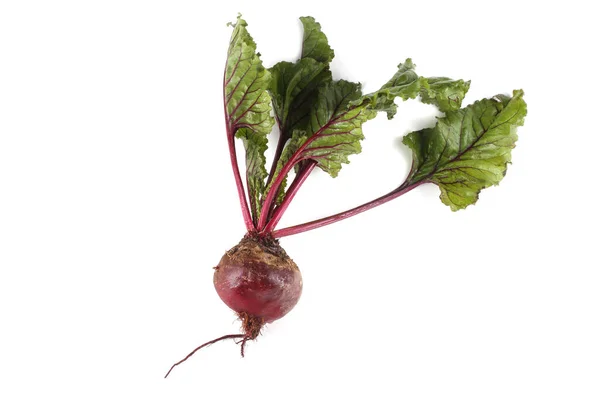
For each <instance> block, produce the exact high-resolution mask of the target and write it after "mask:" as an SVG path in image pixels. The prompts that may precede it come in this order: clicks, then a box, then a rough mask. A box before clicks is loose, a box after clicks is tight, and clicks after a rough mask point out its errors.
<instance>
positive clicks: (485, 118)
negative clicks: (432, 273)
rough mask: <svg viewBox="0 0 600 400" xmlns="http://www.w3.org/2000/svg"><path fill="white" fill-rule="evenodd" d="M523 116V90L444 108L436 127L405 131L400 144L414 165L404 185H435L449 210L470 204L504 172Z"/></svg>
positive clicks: (496, 182)
mask: <svg viewBox="0 0 600 400" xmlns="http://www.w3.org/2000/svg"><path fill="white" fill-rule="evenodd" d="M526 114H527V106H526V104H525V101H524V100H523V91H522V90H515V91H514V92H513V97H509V96H505V95H498V96H496V97H494V98H492V99H484V100H480V101H477V102H475V103H474V104H472V105H469V106H467V107H465V108H462V109H459V110H455V111H448V112H447V113H446V116H445V117H443V118H439V119H438V122H437V125H436V126H435V127H434V128H429V129H423V130H421V131H417V132H412V133H410V134H408V135H407V136H405V137H404V140H403V142H404V144H406V145H407V146H408V147H409V148H410V149H411V150H412V152H413V164H412V169H411V172H410V174H409V176H408V177H407V180H406V184H408V185H413V184H418V183H420V182H432V183H435V184H436V185H438V186H439V188H440V190H441V195H440V199H441V200H442V202H443V203H444V204H446V205H448V206H450V208H451V209H452V210H453V211H456V210H459V209H462V208H465V207H467V206H469V205H471V204H474V203H475V202H476V201H477V199H478V197H479V192H480V191H481V190H482V189H485V188H487V187H489V186H492V185H497V184H498V183H499V182H500V181H501V180H502V178H503V177H504V175H505V174H506V165H507V164H508V163H509V162H510V160H511V150H512V149H513V148H514V147H515V142H516V141H517V132H516V130H517V127H519V126H521V125H523V122H524V118H525V115H526Z"/></svg>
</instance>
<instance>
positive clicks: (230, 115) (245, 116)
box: [223, 17, 275, 220]
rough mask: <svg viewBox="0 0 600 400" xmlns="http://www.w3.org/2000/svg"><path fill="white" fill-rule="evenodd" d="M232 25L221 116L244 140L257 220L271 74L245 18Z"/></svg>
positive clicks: (268, 126)
mask: <svg viewBox="0 0 600 400" xmlns="http://www.w3.org/2000/svg"><path fill="white" fill-rule="evenodd" d="M233 26H234V30H233V33H232V35H231V42H230V44H229V51H228V52H227V64H226V67H225V76H224V82H223V83H224V90H223V96H224V102H225V111H226V116H225V117H226V123H227V132H228V134H229V135H232V136H233V135H235V136H237V137H239V138H242V139H243V140H244V145H245V147H246V181H247V184H248V192H249V198H250V208H251V210H252V215H253V218H254V219H255V220H257V219H258V216H259V208H260V204H259V202H258V199H259V197H260V195H261V194H262V193H263V191H264V185H265V179H266V177H267V171H266V168H265V162H266V160H265V157H264V152H265V150H266V146H267V135H268V134H269V133H270V132H271V129H272V128H273V124H274V122H275V121H274V119H273V117H271V115H270V113H271V97H270V96H269V93H268V92H267V89H268V87H269V84H270V81H271V74H270V72H269V71H268V70H266V69H265V68H264V67H263V65H262V62H261V60H260V56H259V54H258V53H257V52H256V43H255V42H254V40H253V39H252V37H251V36H250V34H249V33H248V31H247V30H246V26H247V24H246V21H244V20H243V19H241V18H240V17H238V20H237V22H236V23H235V24H234V25H233Z"/></svg>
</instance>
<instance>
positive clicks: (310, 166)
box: [261, 160, 317, 233]
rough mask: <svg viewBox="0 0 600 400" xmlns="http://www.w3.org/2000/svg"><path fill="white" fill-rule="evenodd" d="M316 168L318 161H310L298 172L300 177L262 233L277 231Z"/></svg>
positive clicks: (291, 186) (290, 188)
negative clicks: (286, 212)
mask: <svg viewBox="0 0 600 400" xmlns="http://www.w3.org/2000/svg"><path fill="white" fill-rule="evenodd" d="M316 166H317V162H316V161H314V160H309V161H308V164H307V165H306V166H304V167H303V168H302V170H301V171H299V172H298V175H296V177H295V178H294V181H293V182H292V184H291V185H290V187H289V189H288V190H287V192H286V194H285V197H284V199H283V202H282V203H281V204H280V205H279V207H277V208H276V209H275V213H274V214H273V217H272V218H271V219H270V220H269V222H268V223H267V225H266V226H265V229H264V230H263V232H261V233H269V232H272V231H273V230H274V229H275V227H276V226H277V224H278V223H279V220H280V219H281V217H282V216H283V214H284V213H285V211H286V210H287V208H288V207H289V206H290V203H291V202H292V200H293V199H294V197H295V196H296V193H298V190H300V187H301V186H302V184H303V183H304V181H306V178H308V176H309V175H310V173H311V172H312V170H313V169H315V167H316Z"/></svg>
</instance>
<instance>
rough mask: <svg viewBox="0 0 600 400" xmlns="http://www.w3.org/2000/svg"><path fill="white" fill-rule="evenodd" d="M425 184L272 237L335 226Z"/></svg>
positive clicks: (408, 186) (407, 187)
mask: <svg viewBox="0 0 600 400" xmlns="http://www.w3.org/2000/svg"><path fill="white" fill-rule="evenodd" d="M423 183H425V182H423V181H421V182H417V183H414V184H411V185H404V184H403V185H401V186H400V187H398V188H396V189H394V190H392V191H391V192H389V193H388V194H385V195H383V196H381V197H379V198H377V199H375V200H372V201H369V202H368V203H365V204H362V205H360V206H358V207H354V208H351V209H349V210H346V211H342V212H341V213H337V214H334V215H330V216H329V217H325V218H320V219H316V220H314V221H310V222H305V223H304V224H299V225H294V226H290V227H288V228H283V229H279V230H276V231H274V232H273V233H272V236H273V237H274V238H281V237H284V236H291V235H295V234H297V233H302V232H306V231H310V230H312V229H317V228H320V227H322V226H325V225H329V224H333V223H334V222H338V221H341V220H344V219H346V218H350V217H353V216H355V215H356V214H360V213H362V212H364V211H367V210H370V209H371V208H375V207H377V206H380V205H382V204H385V203H387V202H388V201H390V200H394V199H395V198H396V197H400V196H402V195H403V194H405V193H408V192H410V191H411V190H413V189H414V188H416V187H417V186H419V185H421V184H423Z"/></svg>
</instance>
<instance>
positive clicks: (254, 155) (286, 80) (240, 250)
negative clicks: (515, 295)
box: [167, 17, 526, 375]
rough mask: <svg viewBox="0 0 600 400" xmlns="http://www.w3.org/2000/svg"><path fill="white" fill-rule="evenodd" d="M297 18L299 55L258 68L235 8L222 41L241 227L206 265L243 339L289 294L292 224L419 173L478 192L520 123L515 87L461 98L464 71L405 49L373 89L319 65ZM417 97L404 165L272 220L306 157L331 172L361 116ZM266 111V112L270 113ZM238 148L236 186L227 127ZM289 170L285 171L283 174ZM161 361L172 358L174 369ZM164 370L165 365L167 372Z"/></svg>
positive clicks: (305, 168) (294, 298)
mask: <svg viewBox="0 0 600 400" xmlns="http://www.w3.org/2000/svg"><path fill="white" fill-rule="evenodd" d="M300 20H301V21H302V25H303V27H304V36H303V41H302V53H301V57H300V59H299V60H298V61H296V62H295V63H292V62H286V61H283V62H280V63H278V64H275V65H274V66H272V67H271V68H268V69H266V68H264V67H263V65H262V62H261V60H260V55H259V54H258V53H257V52H256V43H255V42H254V40H253V39H252V37H251V36H250V35H249V34H248V31H247V30H246V26H247V24H246V21H244V20H243V19H241V18H240V17H238V20H237V22H236V23H235V24H233V27H234V30H233V34H232V37H231V42H230V45H229V50H228V52H227V63H226V66H225V74H224V80H223V103H224V104H223V105H224V110H225V127H226V133H227V141H228V143H229V156H230V158H231V166H232V168H233V174H234V177H235V182H236V185H237V189H238V195H239V200H240V205H241V209H242V214H243V217H244V221H245V224H246V229H247V234H246V235H245V237H244V238H243V239H242V241H241V242H240V243H239V244H237V245H236V246H234V247H233V248H232V249H231V250H229V251H228V252H227V253H225V255H224V256H223V258H222V259H221V261H220V262H219V264H218V266H217V267H215V273H214V285H215V288H216V290H217V293H218V294H219V296H220V297H221V299H222V300H223V301H224V302H225V304H227V305H228V306H229V307H230V308H232V309H233V310H234V311H235V312H236V313H237V315H238V316H239V318H240V320H241V322H242V331H243V333H241V334H233V335H226V336H223V337H220V338H217V339H215V340H212V341H210V342H208V343H205V344H203V345H202V346H199V347H198V348H196V349H195V350H194V351H193V352H192V353H190V354H189V355H188V356H187V357H185V358H184V359H183V360H181V361H179V362H178V363H176V364H175V365H173V367H175V366H176V365H178V364H180V363H182V362H183V361H185V360H186V359H187V358H189V357H190V356H191V355H192V354H194V353H195V352H196V351H197V350H199V349H200V348H202V347H205V346H207V345H210V344H212V343H215V342H217V341H220V340H225V339H234V340H238V341H239V343H241V352H242V356H243V354H244V346H245V344H246V341H248V340H254V339H256V337H257V336H258V335H259V333H260V331H261V329H262V327H263V326H264V324H266V323H270V322H273V321H275V320H277V319H279V318H281V317H283V316H284V315H285V314H287V313H288V312H289V311H290V310H291V309H292V308H293V307H294V306H295V305H296V303H297V302H298V299H299V298H300V294H301V292H302V277H301V275H300V271H299V270H298V267H297V266H296V264H295V263H294V262H293V261H292V260H291V259H290V258H289V257H288V255H287V254H286V253H285V251H284V250H283V248H281V246H280V245H279V243H278V240H277V239H278V238H281V237H284V236H290V235H295V234H297V233H301V232H305V231H308V230H311V229H315V228H318V227H321V226H325V225H328V224H331V223H334V222H337V221H341V220H343V219H346V218H348V217H351V216H353V215H356V214H358V213H361V212H363V211H366V210H369V209H371V208H373V207H376V206H378V205H381V204H384V203H386V202H388V201H390V200H392V199H395V198H397V197H398V196H401V195H402V194H404V193H407V192H409V191H410V190H412V189H414V188H416V187H417V186H419V185H422V184H424V183H433V184H436V185H437V186H438V187H439V188H440V190H441V195H440V199H441V200H442V202H443V203H444V204H446V205H448V206H449V207H450V208H451V209H452V210H453V211H455V210H459V209H462V208H465V207H467V206H468V205H471V204H474V203H475V202H476V201H477V198H478V195H479V192H480V191H481V190H482V189H484V188H487V187H489V186H492V185H496V184H498V183H499V182H500V180H502V178H503V177H504V175H505V173H506V165H507V163H509V162H510V159H511V150H512V148H513V147H514V146H515V142H516V140H517V134H516V129H517V127H518V126H521V125H523V121H524V118H525V114H526V104H525V101H524V100H523V91H521V90H515V91H514V92H513V95H512V97H510V96H506V95H498V96H495V97H493V98H491V99H483V100H480V101H476V102H475V103H473V104H471V105H469V106H466V107H464V108H461V103H462V100H463V99H464V97H465V94H466V92H467V90H468V89H469V85H470V82H469V81H463V80H452V79H450V78H443V77H435V78H423V77H420V76H418V75H417V74H416V73H415V71H414V65H413V63H412V61H411V60H410V59H408V60H406V61H405V62H404V63H402V64H400V65H399V66H398V71H397V72H396V73H395V74H394V76H393V77H392V78H391V79H390V80H389V81H388V82H387V83H386V84H385V85H383V86H382V87H381V89H379V90H377V91H376V92H373V93H369V94H362V93H361V87H360V84H358V83H353V82H348V81H345V80H334V79H333V78H332V75H331V71H330V69H329V63H330V62H331V60H332V59H333V56H334V52H333V50H332V49H331V47H329V44H328V42H327V37H326V36H325V34H323V32H322V31H321V26H320V25H319V24H318V23H317V22H315V20H314V18H312V17H303V18H300ZM397 98H398V99H402V100H408V99H416V98H419V99H420V101H421V102H423V103H427V104H432V105H434V106H436V107H437V108H438V109H439V110H440V111H442V112H444V113H445V117H443V118H438V120H437V124H436V125H435V127H433V128H428V129H423V130H420V131H417V132H412V133H409V134H408V135H406V136H405V137H404V140H403V143H404V144H405V145H406V146H408V147H409V148H410V149H411V150H412V155H413V160H412V168H411V170H410V172H409V174H408V176H407V177H406V178H405V180H404V182H403V183H402V184H401V185H400V186H398V187H397V188H395V189H394V190H392V191H391V192H389V193H387V194H385V195H383V196H381V197H379V198H377V199H375V200H372V201H370V202H368V203H365V204H362V205H360V206H358V207H355V208H352V209H350V210H346V211H343V212H341V213H338V214H335V215H331V216H328V217H325V218H321V219H318V220H315V221H310V222H306V223H303V224H300V225H295V226H291V227H287V228H283V229H276V227H277V224H278V222H279V220H280V219H281V217H282V216H283V214H284V213H285V211H286V210H287V208H288V206H289V205H290V203H291V202H292V200H293V199H294V196H295V195H296V193H297V192H298V190H299V189H300V188H301V187H302V184H303V183H304V181H305V180H306V179H307V178H308V177H309V175H310V173H311V171H312V170H313V169H314V168H320V169H322V170H323V171H325V172H327V173H328V174H330V175H331V176H332V177H335V176H337V174H338V173H339V172H340V169H341V168H342V164H344V163H348V156H350V155H352V154H357V153H360V151H361V145H360V141H361V140H362V139H363V137H364V136H363V132H362V126H363V124H364V123H365V122H367V121H368V120H370V119H373V118H375V117H376V116H377V113H378V112H379V111H384V112H386V113H387V117H388V119H391V118H393V117H394V115H395V114H396V104H395V100H396V99H397ZM272 114H274V117H273V116H272ZM275 123H277V126H278V128H279V132H280V134H279V139H278V143H277V147H276V149H275V156H274V159H273V161H272V164H271V166H270V168H269V170H268V171H267V167H266V166H267V160H266V157H265V151H266V150H267V142H268V140H267V135H268V134H269V133H271V130H272V129H273V126H274V125H275ZM236 138H238V139H242V141H243V143H244V146H245V150H246V177H245V180H246V185H245V186H246V188H247V193H246V190H245V188H244V184H243V182H242V176H241V175H240V172H239V168H238V161H237V157H236V152H235V139H236ZM292 170H293V171H294V172H295V175H294V178H293V180H292V181H291V182H289V184H288V182H287V180H288V176H289V175H290V172H292ZM173 367H171V370H172V369H173ZM171 370H169V372H168V373H167V375H168V374H169V373H170V372H171Z"/></svg>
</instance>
